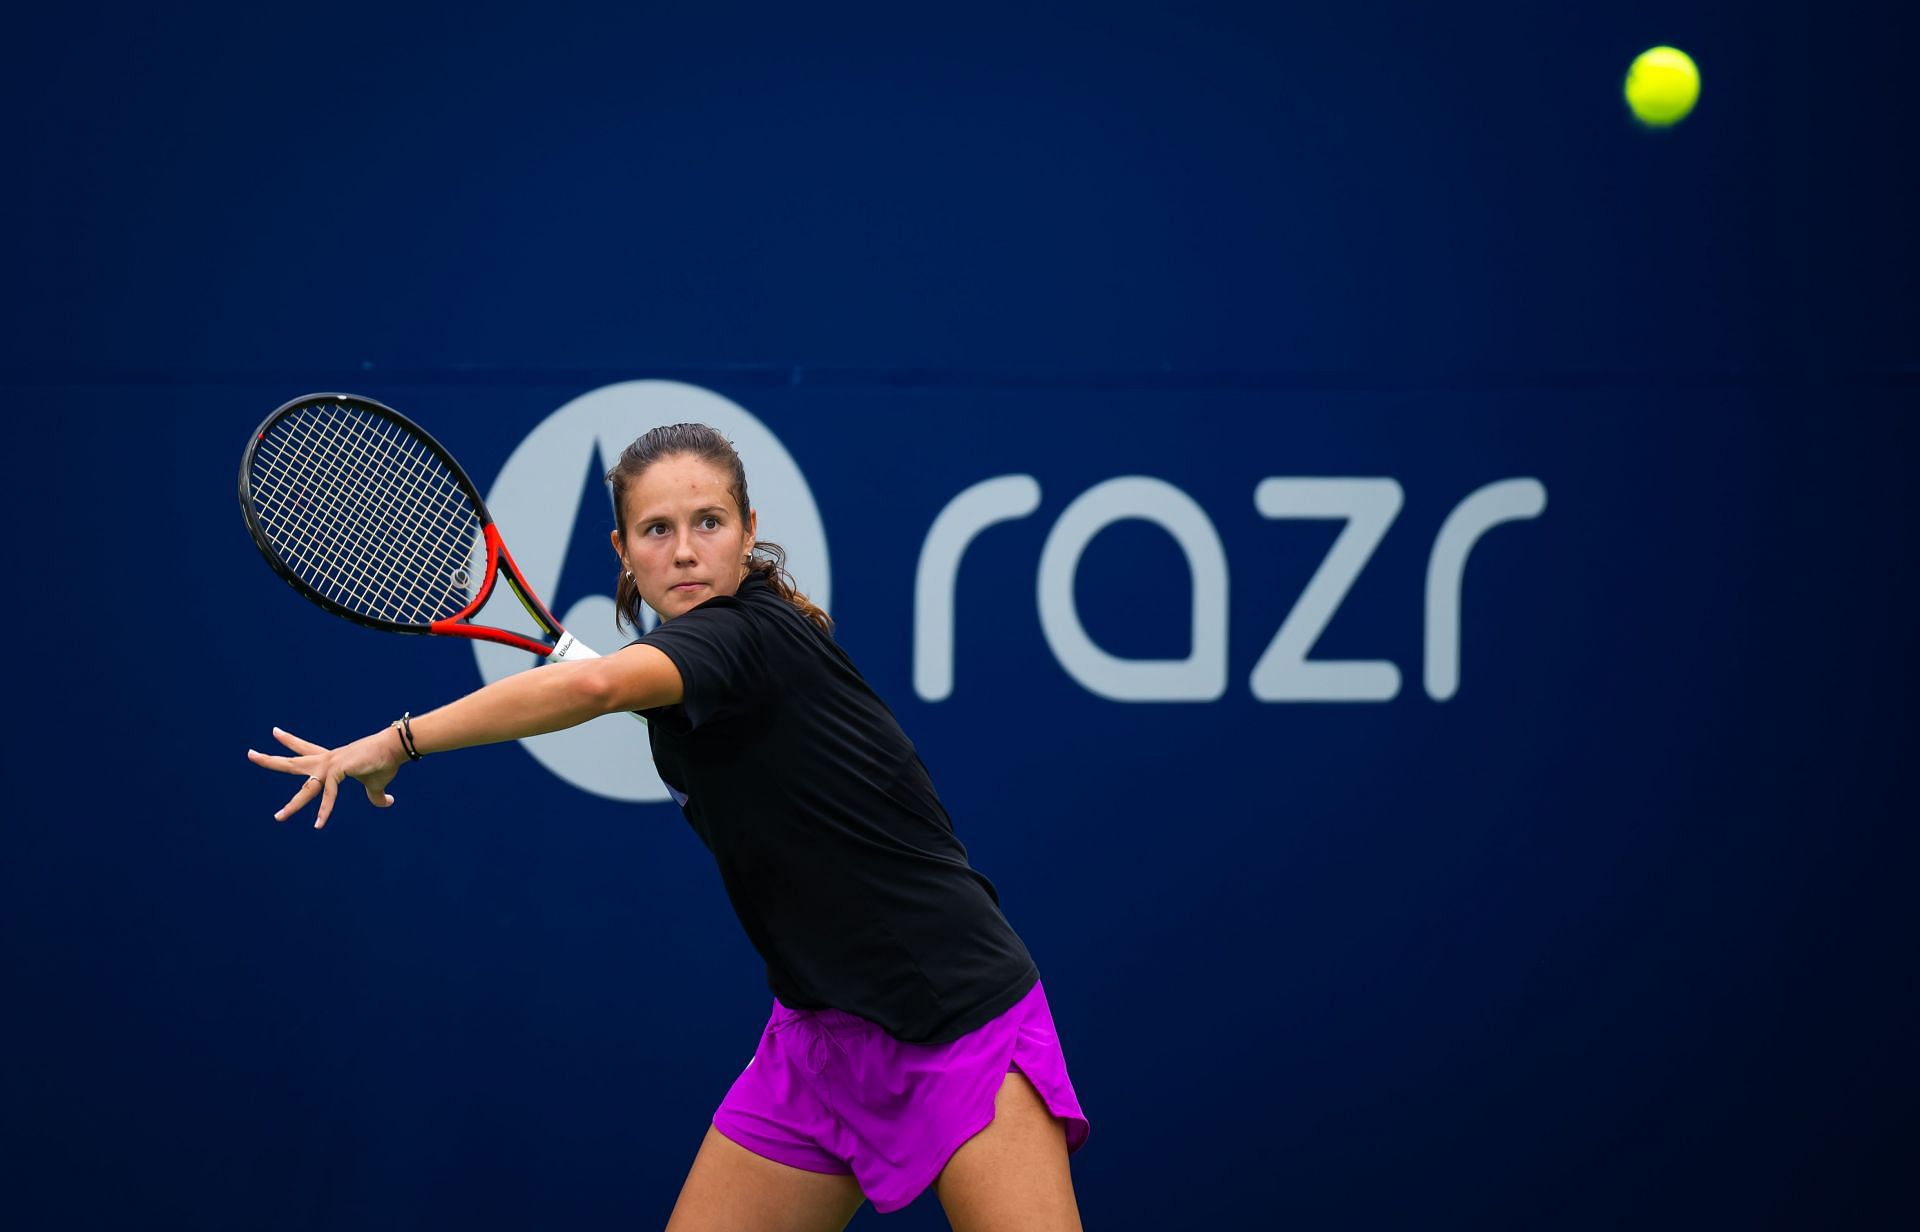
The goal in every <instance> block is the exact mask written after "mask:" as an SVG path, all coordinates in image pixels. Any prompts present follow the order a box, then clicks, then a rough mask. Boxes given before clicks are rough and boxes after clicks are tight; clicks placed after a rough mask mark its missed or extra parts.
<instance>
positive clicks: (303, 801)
mask: <svg viewBox="0 0 1920 1232" xmlns="http://www.w3.org/2000/svg"><path fill="white" fill-rule="evenodd" d="M322 783H323V780H321V779H319V778H310V779H308V780H307V781H306V782H304V783H302V784H300V790H299V791H296V792H294V793H293V799H291V800H289V801H287V802H286V803H285V804H283V805H281V806H280V811H279V812H277V813H275V814H274V815H273V819H274V820H275V821H285V820H286V819H287V818H289V817H291V816H293V815H294V814H295V813H297V812H299V811H300V810H301V809H303V808H305V807H307V801H309V800H311V799H313V796H314V793H315V792H317V791H319V790H320V788H321V786H322Z"/></svg>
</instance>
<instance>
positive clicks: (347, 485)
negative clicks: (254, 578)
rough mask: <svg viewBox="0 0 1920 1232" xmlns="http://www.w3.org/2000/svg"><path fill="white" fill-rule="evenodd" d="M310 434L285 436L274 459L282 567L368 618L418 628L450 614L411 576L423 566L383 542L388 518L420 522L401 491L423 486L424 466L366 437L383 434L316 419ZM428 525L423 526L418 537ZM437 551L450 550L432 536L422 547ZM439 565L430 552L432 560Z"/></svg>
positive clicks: (268, 501) (267, 497) (268, 504)
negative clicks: (389, 453) (385, 451)
mask: <svg viewBox="0 0 1920 1232" xmlns="http://www.w3.org/2000/svg"><path fill="white" fill-rule="evenodd" d="M303 427H304V429H305V430H304V431H295V430H290V431H288V432H287V433H285V434H284V439H283V440H281V441H280V442H279V443H280V444H281V445H282V446H283V448H282V449H281V450H279V451H276V452H275V453H273V454H270V455H269V456H268V458H267V459H266V460H265V467H264V469H265V470H266V473H267V474H268V476H270V477H273V478H278V479H280V480H281V481H282V484H283V489H282V491H281V492H280V493H279V494H278V496H279V499H275V497H276V494H275V493H274V492H272V491H271V490H269V491H268V492H265V493H263V500H262V501H261V502H260V503H261V505H262V506H263V508H264V510H265V511H266V512H267V513H268V514H269V515H272V514H279V515H280V516H281V523H280V525H279V526H278V527H277V528H276V529H278V530H279V532H280V533H279V534H277V535H275V536H273V537H274V538H276V539H277V540H278V541H279V546H280V547H281V549H282V555H283V558H285V559H287V562H288V563H289V564H291V565H294V566H295V567H296V568H297V569H298V570H300V571H301V576H302V577H303V578H304V579H306V580H307V581H308V582H309V584H311V585H314V586H315V587H316V589H319V590H321V591H322V592H323V593H325V594H326V595H327V597H328V598H330V599H332V600H333V601H335V602H338V603H341V604H342V605H343V606H347V607H350V608H352V609H353V610H355V611H359V612H363V613H364V614H366V615H372V616H378V617H381V618H384V619H390V620H402V621H404V622H408V623H413V622H414V620H413V619H412V618H416V617H421V616H425V617H427V618H429V619H431V618H435V617H437V616H438V615H441V614H446V613H444V612H443V611H442V608H443V606H444V605H442V604H438V603H435V602H434V601H433V600H434V598H435V596H434V595H433V594H432V593H431V591H430V587H429V585H428V584H427V583H426V582H425V581H423V579H425V578H428V577H430V576H431V574H429V573H427V572H425V571H423V570H422V569H420V568H418V567H414V568H411V569H410V568H407V567H406V566H407V565H408V564H409V563H412V564H414V565H415V566H417V565H418V564H419V563H421V562H420V561H418V560H415V561H412V562H409V561H408V560H407V559H406V556H407V554H406V553H404V552H400V551H396V550H394V549H395V548H396V546H397V545H396V544H395V543H393V542H388V541H386V539H387V538H390V536H383V532H384V531H385V530H386V528H385V527H383V524H382V521H381V519H382V518H383V517H385V518H388V519H394V518H395V515H398V519H397V520H398V521H399V522H400V524H401V525H403V526H404V525H406V524H407V523H408V522H410V521H412V519H410V518H409V517H408V516H407V515H408V513H409V512H411V511H409V510H407V509H406V508H405V506H406V504H407V503H408V502H406V501H404V500H402V499H400V498H397V497H396V496H395V491H396V486H397V485H398V484H404V483H406V482H408V480H409V474H408V472H409V471H410V470H411V471H412V472H414V473H413V475H412V476H411V478H412V481H413V482H415V483H417V482H418V477H419V467H418V466H417V464H416V465H414V466H411V467H410V466H409V465H408V464H407V462H406V461H404V460H396V459H393V458H387V457H383V456H382V455H381V454H380V453H377V452H374V451H373V450H372V449H371V448H370V447H369V444H368V442H367V440H366V436H367V434H368V432H369V431H374V432H375V433H376V434H377V429H372V430H370V429H366V428H363V427H361V426H359V425H356V424H353V423H352V422H351V421H350V420H345V419H343V418H341V417H335V418H330V419H313V420H310V421H309V422H308V423H307V424H305V425H303ZM425 525H427V524H425V523H415V526H416V529H420V528H422V527H424V526H425ZM435 538H438V539H444V535H442V536H436V537H435ZM430 544H431V546H437V547H442V548H443V547H444V546H445V545H444V542H441V543H437V544H433V543H432V541H431V540H430V539H428V538H426V537H424V536H423V537H421V539H420V540H419V541H418V542H416V544H415V545H414V546H415V547H416V549H417V548H420V547H429V545H430ZM383 548H384V549H385V550H382V549H383ZM413 555H415V556H419V555H421V553H419V552H418V551H416V552H415V553H413ZM431 556H432V551H431V547H429V551H428V553H426V557H427V559H428V560H431ZM454 610H457V607H456V608H455V609H454Z"/></svg>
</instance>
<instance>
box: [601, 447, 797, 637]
mask: <svg viewBox="0 0 1920 1232" xmlns="http://www.w3.org/2000/svg"><path fill="white" fill-rule="evenodd" d="M681 455H688V456H691V457H695V458H699V459H700V460H701V461H703V462H706V463H707V464H709V465H710V466H712V467H713V468H714V469H715V470H718V471H719V472H720V473H721V474H723V475H726V476H728V477H729V479H730V481H731V482H730V483H729V484H728V488H729V490H730V494H731V495H732V496H733V503H734V504H735V505H736V506H737V507H738V508H739V510H740V519H741V524H742V525H743V526H744V525H745V524H746V518H747V510H749V509H751V508H752V506H751V505H749V504H747V469H746V467H744V466H742V465H741V463H740V455H739V454H738V453H737V452H735V451H734V448H733V442H732V441H729V440H728V439H727V438H726V437H724V436H722V435H720V433H718V432H717V431H715V430H714V429H712V428H709V427H708V426H707V425H706V424H692V423H681V424H670V425H668V426H666V427H662V428H655V429H654V430H653V431H651V432H649V433H647V434H646V435H645V436H643V437H641V438H640V439H639V440H636V441H635V442H633V444H631V445H628V446H627V447H626V448H625V449H623V450H621V451H620V460H619V461H618V462H616V463H614V464H613V469H612V470H610V471H608V472H607V482H608V483H610V484H612V485H613V520H614V529H615V530H616V531H617V532H618V533H619V534H620V536H621V538H622V540H624V539H625V538H626V533H627V512H626V504H627V484H628V483H629V482H630V481H632V480H635V479H638V478H640V476H641V475H643V474H645V473H646V472H647V468H648V467H650V466H652V465H653V464H654V463H655V462H658V461H660V460H661V459H663V458H673V457H679V456H681ZM753 552H754V554H753V555H752V556H750V557H749V558H748V559H747V568H748V569H750V570H752V571H753V572H754V573H757V574H759V575H760V576H761V577H763V578H765V579H766V581H767V585H769V586H771V587H773V589H774V593H776V594H778V595H779V596H780V597H781V598H782V599H785V600H786V601H787V602H788V603H791V604H793V606H794V607H795V608H796V609H798V610H799V612H800V614H801V615H802V616H805V617H806V618H807V619H808V620H811V621H812V622H813V623H814V624H816V625H819V626H820V628H821V630H822V631H824V632H827V633H832V632H833V618H832V617H831V616H829V615H827V614H826V613H825V612H823V611H821V610H820V608H819V607H818V606H816V605H815V604H814V602H813V600H811V599H809V598H807V597H806V596H805V595H803V594H801V593H800V592H799V591H798V590H796V589H794V585H793V578H792V576H791V575H789V574H788V573H787V550H786V549H785V548H783V547H781V546H780V545H779V544H777V543H768V542H766V541H765V540H758V541H756V542H755V543H754V545H753ZM762 552H765V553H766V554H767V558H766V559H764V560H763V559H761V557H760V553H762ZM641 602H642V600H641V598H640V588H639V587H638V586H636V585H634V581H633V577H632V575H631V574H629V573H627V572H625V571H624V570H622V571H621V574H620V583H619V589H618V590H617V591H616V592H615V594H614V599H613V605H614V608H615V612H616V614H615V616H614V620H615V621H616V622H617V623H618V624H619V625H620V626H621V627H622V628H624V627H625V626H626V625H627V624H628V623H632V624H633V625H634V626H635V627H638V626H639V624H640V605H641Z"/></svg>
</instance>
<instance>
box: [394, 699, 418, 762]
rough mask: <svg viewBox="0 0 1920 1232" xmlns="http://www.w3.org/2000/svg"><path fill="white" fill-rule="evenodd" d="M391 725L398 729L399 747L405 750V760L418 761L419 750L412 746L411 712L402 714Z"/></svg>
mask: <svg viewBox="0 0 1920 1232" xmlns="http://www.w3.org/2000/svg"><path fill="white" fill-rule="evenodd" d="M393 725H394V726H395V727H397V728H399V729H400V747H401V748H403V749H405V750H406V753H407V759H408V760H409V761H419V760H420V750H419V749H417V748H415V747H414V744H413V712H412V711H411V710H409V711H407V712H406V713H404V714H402V715H401V716H400V717H399V718H397V719H395V720H394V721H393Z"/></svg>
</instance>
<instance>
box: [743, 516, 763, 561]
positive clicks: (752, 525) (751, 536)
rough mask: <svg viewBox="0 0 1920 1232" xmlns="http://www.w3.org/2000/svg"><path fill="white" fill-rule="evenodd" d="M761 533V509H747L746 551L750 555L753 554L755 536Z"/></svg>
mask: <svg viewBox="0 0 1920 1232" xmlns="http://www.w3.org/2000/svg"><path fill="white" fill-rule="evenodd" d="M759 533H760V511H759V510H758V509H749V510H747V547H746V553H747V554H748V555H752V553H753V545H754V542H755V536H756V535H758V534H759Z"/></svg>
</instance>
